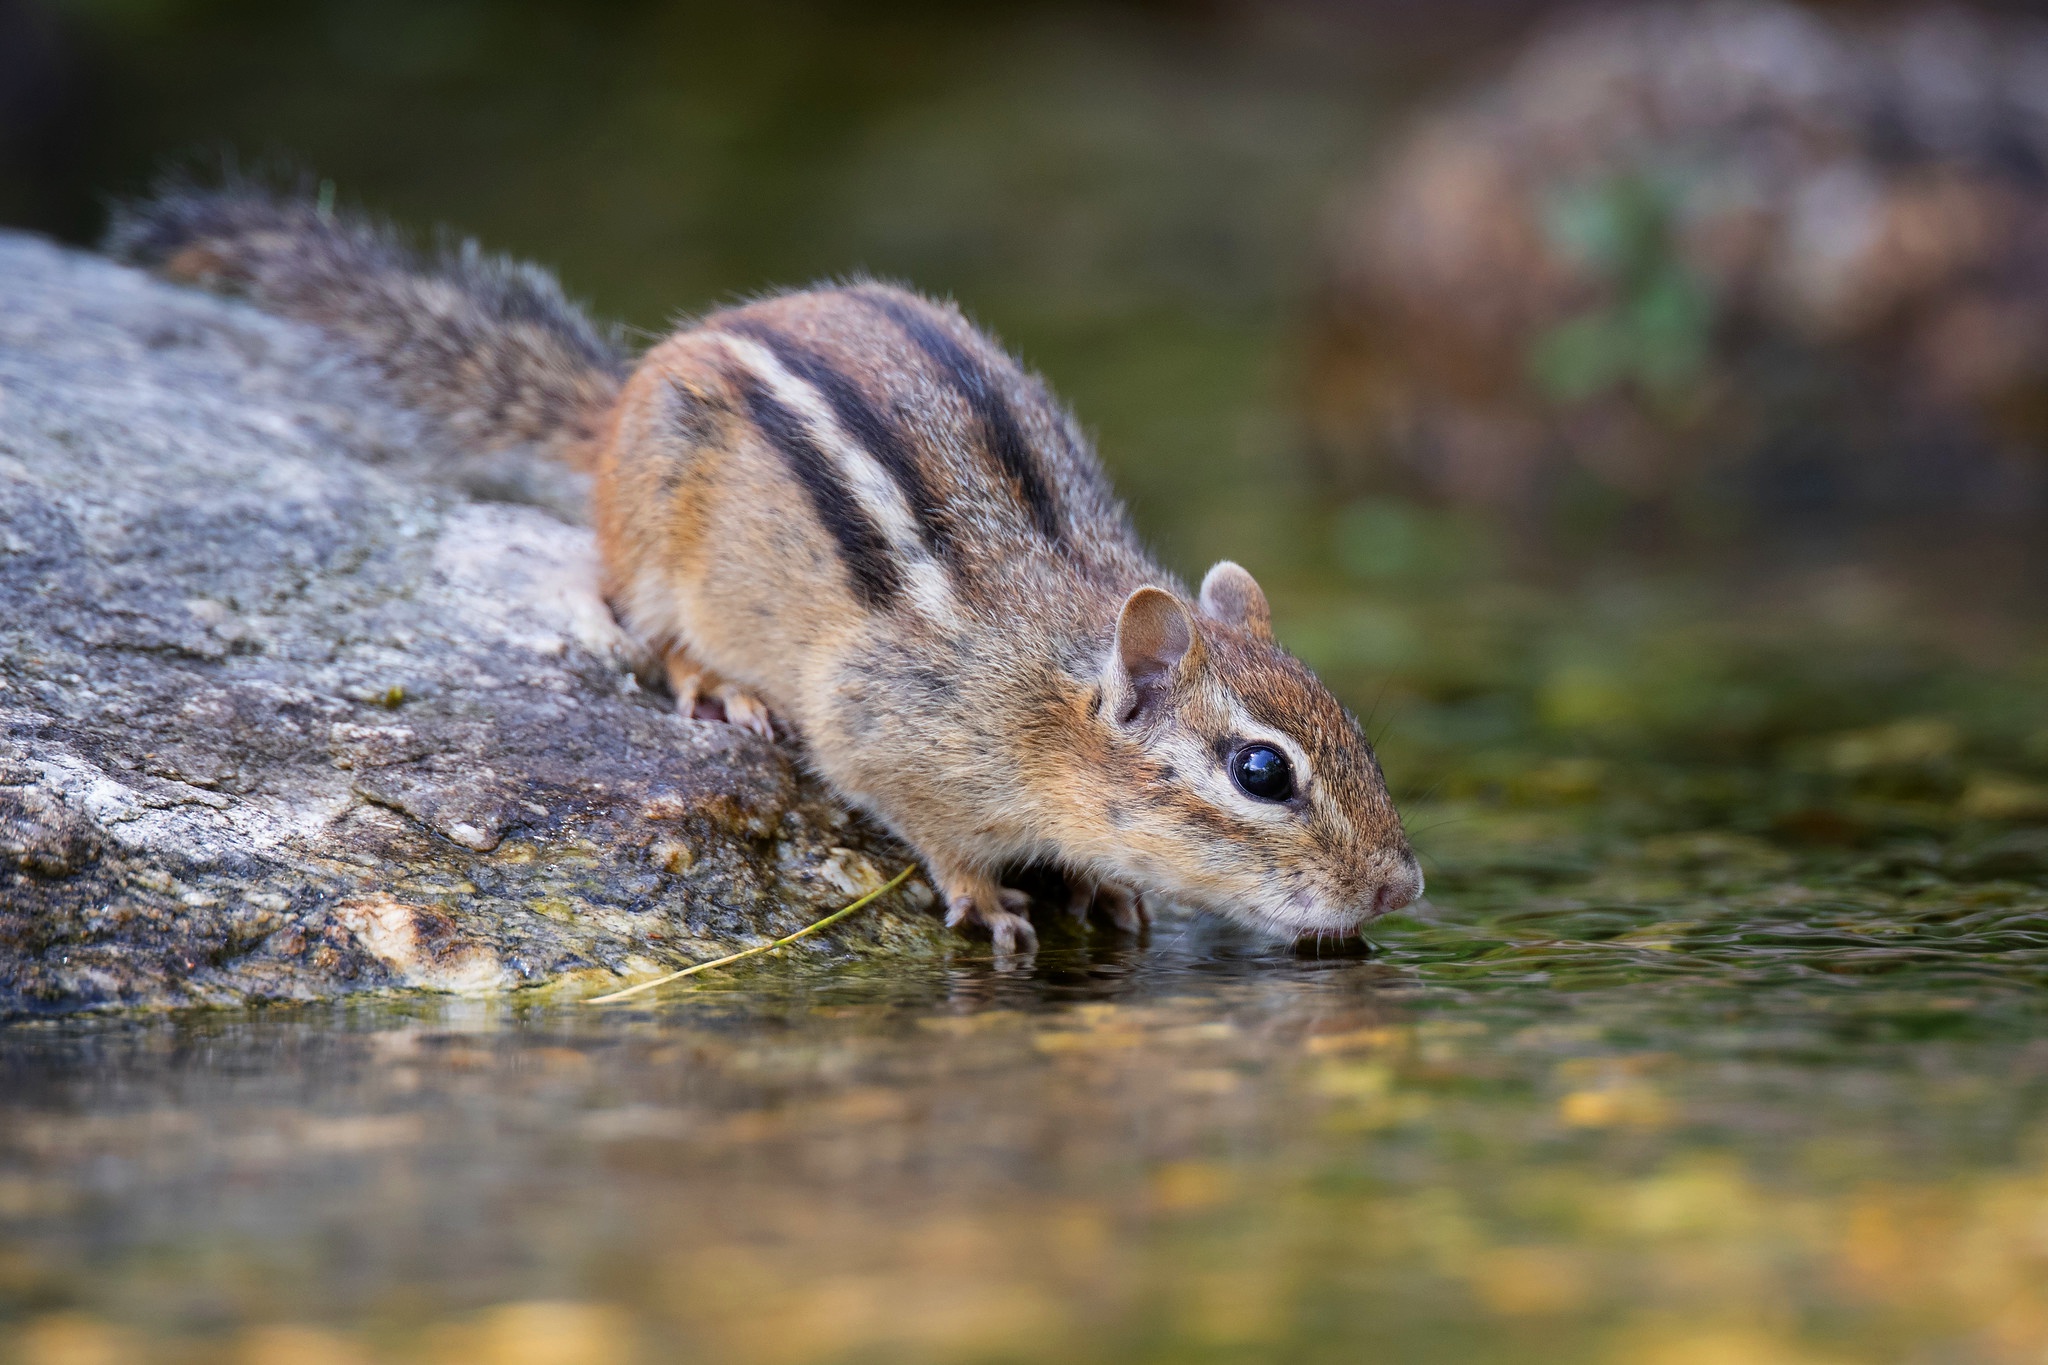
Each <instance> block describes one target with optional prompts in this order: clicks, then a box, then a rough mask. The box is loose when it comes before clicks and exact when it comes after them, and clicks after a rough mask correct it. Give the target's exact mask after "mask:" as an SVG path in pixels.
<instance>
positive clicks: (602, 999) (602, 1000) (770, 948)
mask: <svg viewBox="0 0 2048 1365" xmlns="http://www.w3.org/2000/svg"><path fill="white" fill-rule="evenodd" d="M916 870H917V864H916V863H912V864H911V865H910V866H908V867H906V868H904V869H903V870H902V871H901V872H898V873H897V874H896V875H895V876H894V877H891V878H890V879H889V880H888V881H887V882H884V883H883V884H882V885H880V886H878V887H876V888H875V889H874V890H872V891H870V892H868V893H867V894H866V895H865V896H862V897H861V898H860V899H859V900H857V901H855V902H854V903H853V904H851V905H848V906H843V907H841V908H840V909H837V910H834V911H833V912H832V913H831V914H829V915H827V916H825V918H823V919H821V920H819V921H818V922H817V923H815V924H807V925H805V926H804V927H803V928H801V929H799V930H797V931H796V932H795V933H793V934H790V935H789V936H788V937H786V938H778V939H776V940H775V941H774V942H773V943H764V944H762V945H761V946H760V947H758V948H748V949H746V950H745V951H743V952H737V953H733V954H730V955H729V956H726V957H721V958H715V959H713V960H712V961H710V962H699V963H698V964H697V965H696V966H694V967H685V968H683V969H682V970H681V971H679V972H670V973H669V974H668V975H667V976H657V977H655V978H654V980H652V981H642V982H641V983H640V984H639V985H637V986H628V987H626V988H625V989H624V990H622V991H613V992H612V993H611V994H609V995H600V996H597V997H595V998H594V999H590V1000H586V1001H584V1002H583V1003H584V1004H586V1005H609V1004H611V1003H612V1002H613V1001H614V1000H625V999H627V998H629V997H631V996H635V995H639V994H640V993H641V992H642V991H651V990H653V989H654V988H655V987H657V986H666V985H667V984H668V983H669V982H671V981H680V980H682V979H683V978H684V977H686V976H695V975H696V974H697V973H699V972H708V971H710V970H711V969H712V968H713V967H724V966H727V965H729V964H731V963H734V962H738V961H739V960H740V959H742V958H748V957H758V956H759V955H760V954H762V953H772V952H774V951H775V950H776V949H777V948H782V947H787V946H788V945H789V944H792V943H794V942H796V941H797V940H798V939H800V938H803V937H805V936H806V935H809V934H815V933H817V932H818V931H819V930H820V929H823V928H825V927H826V926H827V925H831V924H837V923H838V922H839V921H840V920H843V919H845V918H846V917H847V916H848V915H850V914H852V913H853V912H854V911H856V910H859V909H862V908H863V907H865V906H868V905H871V904H873V903H874V902H875V901H877V900H880V899H881V898H882V897H883V896H886V895H888V894H889V893H890V892H891V891H894V890H895V889H896V888H897V887H899V886H901V885H903V883H904V882H906V881H908V880H910V874H911V873H912V872H915V871H916Z"/></svg>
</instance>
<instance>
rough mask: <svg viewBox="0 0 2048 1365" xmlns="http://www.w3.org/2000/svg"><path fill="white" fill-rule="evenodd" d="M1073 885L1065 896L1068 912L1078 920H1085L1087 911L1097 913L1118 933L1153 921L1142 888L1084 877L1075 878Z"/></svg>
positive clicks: (1139, 929)
mask: <svg viewBox="0 0 2048 1365" xmlns="http://www.w3.org/2000/svg"><path fill="white" fill-rule="evenodd" d="M1072 887H1073V890H1072V892H1071V893H1070V894H1069V896H1068V898H1067V913H1068V914H1070V915H1072V916H1073V917H1074V918H1075V919H1077V920H1084V921H1085V920H1086V919H1087V918H1088V916H1089V915H1090V914H1095V915H1099V916H1101V917H1102V918H1103V919H1106V920H1108V921H1109V923H1110V927H1111V928H1113V929H1115V930H1116V931H1117V932H1118V933H1120V934H1137V933H1141V932H1143V931H1144V929H1145V926H1147V925H1148V924H1150V923H1151V922H1152V912H1151V911H1150V910H1147V909H1146V908H1145V893H1144V892H1142V891H1133V890H1132V889H1131V888H1129V887H1127V886H1118V885H1116V884H1115V883H1113V882H1098V881H1091V880H1088V879H1087V878H1074V879H1073V880H1072Z"/></svg>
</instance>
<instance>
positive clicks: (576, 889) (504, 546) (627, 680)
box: [0, 234, 946, 1017]
mask: <svg viewBox="0 0 2048 1365" xmlns="http://www.w3.org/2000/svg"><path fill="white" fill-rule="evenodd" d="M576 491H577V490H576V489H575V488H574V487H573V485H572V484H570V483H568V482H566V481H565V479H564V477H563V476H562V475H561V474H560V473H559V472H557V471H553V470H550V469H548V468H546V467H545V466H542V465H539V464H536V463H530V462H526V461H523V460H521V459H520V458H519V457H518V456H517V455H516V454H515V455H511V456H500V457H497V458H496V459H494V460H492V461H490V462H488V463H487V464H479V463H478V462H476V461H473V460H468V459H465V458H463V457H462V456H461V453H460V452H454V451H449V450H446V449H437V448H436V447H435V446H434V443H433V441H432V438H431V436H430V435H429V433H426V432H425V431H423V430H421V429H420V428H419V427H418V425H417V424H416V423H414V422H413V421H412V420H411V419H410V418H409V417H408V416H407V415H406V414H405V413H403V412H401V411H398V410H397V409H395V408H394V407H393V406H392V405H391V404H390V402H389V401H388V399H387V398H386V397H384V396H383V395H382V394H380V392H379V391H378V388H377V385H376V382H375V381H374V379H372V378H370V377H368V376H365V375H363V374H362V373H360V372H358V371H355V370H353V369H351V367H350V366H349V365H348V364H347V363H346V362H345V361H343V360H342V359H341V358H339V357H337V356H336V355H334V354H333V353H332V352H331V351H329V350H328V349H326V348H325V347H324V346H323V343H322V340H321V338H320V337H319V336H318V335H317V334H316V333H313V332H311V331H308V330H306V329H304V328H301V327H298V326H295V325H292V324H289V323H285V322H281V321H278V320H277V319H274V318H270V317H266V316H264V315H262V314H260V313H257V312H255V311H254V310H252V309H250V308H248V307H246V306H244V305H241V304H238V303H235V302H232V301H226V300H221V299H216V298H212V297H209V296H206V295H202V294H198V293H194V292H190V291H187V290H183V289H179V288H175V287H172V286H169V285H165V284H161V283H159V282H156V281H154V280H151V279H149V278H147V277H145V276H143V275H140V274H137V273H135V272H133V271H131V270H128V269H125V268H123V267H120V266H116V265H113V264H111V263H109V262H107V261H104V260H102V259H99V258H97V257H93V256H90V255H86V254H82V253H76V252H70V251H66V250H63V249H60V248H58V247H55V246H52V245H49V244H47V243H45V242H42V241H39V240H36V239H33V238H28V237H23V236H19V235H8V234H0V1017H5V1016H21V1015H25V1014H38V1013H57V1012H67V1011H76V1010H85V1009H102V1008H122V1007H157V1008H160V1007H172V1006H180V1005H196V1004H218V1005H235V1004H246V1003H250V1002H256V1001H265V1000H285V999H314V998H322V997H333V996H339V995H344V994H349V993H353V992H362V991H373V990H388V989H402V988H422V989H438V990H461V991H499V990H513V989H520V988H532V987H543V986H555V987H558V988H563V989H574V988H576V987H578V986H580V985H581V984H582V983H584V982H589V983H591V984H595V983H597V982H604V983H611V982H613V981H615V980H616V979H617V975H616V974H620V973H623V974H627V975H634V974H638V973H641V972H650V971H653V970H655V969H657V968H667V967H672V966H675V965H679V964H681V963H683V962H686V961H691V960H695V959H697V958H700V957H702V956H705V955H711V954H717V953H722V952H726V951H730V950H732V949H733V948H735V947H737V946H743V945H747V944H751V943H755V942H758V941H760V939H761V936H763V935H766V934H771V933H775V934H780V933H787V932H790V931H792V930H794V929H796V928H799V927H801V926H802V925H803V924H806V923H808V922H810V921H811V920H813V919H815V918H817V917H819V916H821V915H823V914H824V913H826V912H828V911H830V910H831V909H833V908H835V907H836V906H838V905H841V904H844V903H845V902H846V901H847V900H848V899H850V898H851V897H852V896H855V895H858V894H860V893H861V892H862V891H864V890H867V889H869V888H870V887H872V886H875V885H878V884H879V883H880V882H881V881H882V880H883V879H884V878H886V877H887V876H888V875H890V874H891V873H893V872H894V871H895V870H896V868H898V867H900V866H901V865H902V863H903V862H904V861H905V860H906V859H907V857H908V855H907V854H906V853H905V851H904V850H903V849H902V848H900V847H899V846H897V845H896V844H895V843H894V842H893V841H891V840H889V839H888V838H887V837H886V836H884V835H882V834H879V833H878V832H876V831H875V830H873V829H872V828H870V827H868V826H866V825H865V824H863V823H862V822H861V821H859V820H857V819H855V818H851V817H849V816H848V815H847V814H846V813H845V812H844V811H842V810H841V809H840V808H839V807H838V806H837V805H836V804H835V803H834V802H833V801H832V800H831V798H830V796H829V794H828V793H827V792H825V791H824V790H823V789H822V788H821V787H820V786H819V785H818V784H817V783H816V782H815V781H814V780H813V779H811V778H810V777H808V776H807V775H806V774H805V772H804V771H803V767H802V763H801V758H800V755H799V754H798V753H796V752H795V750H794V749H793V748H792V747H791V746H788V745H777V744H771V743H769V742H768V741H766V740H763V739H760V738H758V737H755V736H753V735H750V734H747V733H744V732H742V731H739V730H737V729H735V728H732V727H728V726H724V725H720V724H715V723H711V722H705V721H694V720H685V719H682V718H680V717H678V716H676V715H675V714H673V712H672V710H671V708H670V706H669V705H668V703H667V699H666V697H665V696H663V695H661V694H659V693H652V692H649V691H646V690H644V689H642V688H641V687H640V685H639V684H638V682H637V681H636V679H635V676H634V671H633V669H634V665H635V663H636V660H635V659H634V657H633V652H632V650H631V648H630V646H629V645H628V644H627V642H626V641H625V640H623V639H622V638H620V636H619V635H618V633H617V630H616V627H615V626H614V625H613V623H612V621H611V618H610V616H609V614H608V613H607V612H606V611H605V610H604V607H603V605H602V603H601V602H599V601H598V600H597V598H596V596H595V590H594V572H593V551H592V546H591V541H590V537H589V534H588V532H587V531H586V530H584V529H583V528H582V527H581V526H579V525H577V524H575V513H574V511H573V509H574V508H575V506H576ZM479 494H482V495H483V496H479ZM494 498H495V499H498V500H492V499H494ZM505 499H510V500H505ZM890 901H891V903H890V904H885V905H882V906H877V907H876V908H874V909H872V910H870V911H866V912H864V913H863V914H862V916H861V917H859V919H857V920H856V921H854V922H852V923H850V924H849V925H848V926H847V927H846V928H845V929H844V930H842V931H838V932H836V933H834V934H833V935H831V936H829V937H826V938H823V939H821V940H818V941H807V942H806V944H805V945H802V946H801V947H799V948H797V949H793V950H791V951H795V952H802V953H812V954H819V955H827V956H830V955H842V954H848V953H857V952H862V951H885V952H890V953H930V952H935V951H938V950H939V948H940V946H941V945H942V944H943V943H944V942H945V941H946V939H945V936H944V935H943V931H941V930H940V929H939V928H938V926H937V922H936V921H935V920H934V919H933V918H932V917H931V916H930V915H929V914H928V913H926V907H928V906H929V903H930V895H929V891H928V890H926V889H925V888H924V885H923V883H922V882H921V881H913V883H912V884H911V887H910V888H909V889H908V890H907V891H906V892H905V893H902V894H899V895H897V896H895V897H892V898H890Z"/></svg>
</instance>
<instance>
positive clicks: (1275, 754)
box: [1230, 744, 1294, 801]
mask: <svg viewBox="0 0 2048 1365" xmlns="http://www.w3.org/2000/svg"><path fill="white" fill-rule="evenodd" d="M1230 776H1231V777H1232V778H1233V779H1234V780H1235V781H1236V782H1237V785H1238V786H1239V787H1240V788H1241V789H1242V790H1243V791H1244V794H1245V795H1247V796H1256V797H1258V798H1259V800H1261V801H1285V800H1286V799H1287V798H1288V797H1290V796H1292V795H1294V769H1293V768H1291V767H1289V766H1288V763H1287V755H1286V754H1283V753H1281V752H1280V751H1279V750H1278V749H1276V748H1274V747H1273V746H1272V745H1270V744H1248V745H1246V746H1245V747H1244V748H1242V749H1239V750H1238V751H1237V752H1236V753H1235V754H1233V755H1231V759H1230Z"/></svg>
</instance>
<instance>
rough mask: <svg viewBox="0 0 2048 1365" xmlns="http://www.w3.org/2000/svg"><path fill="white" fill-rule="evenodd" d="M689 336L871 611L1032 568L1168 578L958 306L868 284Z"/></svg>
mask: <svg viewBox="0 0 2048 1365" xmlns="http://www.w3.org/2000/svg"><path fill="white" fill-rule="evenodd" d="M690 330H691V334H693V335H695V336H697V337H700V338H702V339H704V340H705V341H706V342H709V343H710V344H711V346H712V348H713V350H714V353H715V355H714V358H713V359H712V360H711V361H710V364H711V365H712V367H713V368H714V369H715V371H716V372H717V373H718V374H720V375H721V376H722V377H723V379H724V381H725V383H726V385H727V386H728V388H729V390H730V392H731V394H732V395H734V396H735V397H736V398H737V405H738V407H739V408H740V410H741V411H742V412H743V413H744V414H745V416H746V417H747V418H748V419H749V421H750V422H751V424H752V426H753V427H754V429H755V431H756V432H758V433H759V434H760V436H761V437H762V438H763V439H764V440H766V441H767V443H768V444H769V445H770V446H772V447H773V449H774V450H775V452H776V453H777V455H778V456H779V457H780V459H781V460H782V461H783V462H784V464H785V465H786V467H787V469H788V472H789V475H790V477H791V478H793V479H794V480H795V481H796V482H797V483H798V484H799V485H800V486H801V487H802V489H803V491H804V494H805V496H806V499H807V502H808V504H809V506H810V508H811V510H812V512H813V514H814V515H815V517H816V518H817V520H818V522H819V524H820V525H821V526H823V527H824V528H826V529H827V530H828V531H829V532H830V533H831V535H832V538H833V540H834V542H835V543H836V545H837V546H838V550H839V555H840V558H841V560H842V562H843V563H844V565H845V569H846V572H847V575H848V578H849V581H850V583H851V584H852V586H853V589H854V591H855V594H856V596H857V597H859V599H860V600H861V602H862V604H863V605H865V606H867V607H869V608H872V609H890V608H894V607H896V606H899V605H901V604H902V603H903V602H904V601H906V600H908V601H911V602H913V603H914V602H917V601H919V600H923V601H925V602H926V603H929V602H931V601H932V600H933V598H934V593H935V592H936V591H938V590H939V589H940V588H941V587H943V589H944V590H945V591H946V592H947V593H948V594H951V595H958V596H961V597H964V598H966V599H968V600H983V599H986V598H987V597H989V596H990V595H991V589H993V588H995V587H997V586H998V585H999V584H1000V583H1001V582H1002V581H1003V576H1004V575H1011V574H1016V573H1018V572H1020V571H1022V572H1028V571H1029V569H1030V567H1031V566H1034V565H1038V566H1049V565H1052V564H1058V565H1062V566H1064V567H1065V569H1066V570H1067V571H1069V572H1072V573H1076V574H1080V575H1084V576H1087V577H1090V578H1098V579H1100V580H1101V581H1102V582H1103V583H1104V584H1105V586H1115V585H1122V584H1124V583H1126V582H1128V581H1129V580H1130V579H1131V578H1132V576H1133V575H1134V574H1135V575H1138V576H1139V577H1142V576H1144V575H1145V574H1148V573H1156V572H1157V571H1156V570H1155V569H1153V568H1152V567H1151V566H1150V564H1149V562H1148V561H1146V560H1145V558H1144V556H1143V555H1142V553H1141V552H1140V551H1139V550H1138V548H1137V544H1136V541H1135V538H1134V537H1133V535H1132V533H1131V531H1130V528H1129V525H1128V523H1127V521H1126V519H1125V517H1124V514H1123V510H1122V508H1121V507H1120V506H1119V505H1118V503H1117V501H1116V498H1115V496H1114V495H1113V494H1112V493H1111V491H1110V489H1109V485H1108V481H1107V480H1106V479H1105V478H1104V477H1103V474H1102V470H1101V468H1100V466H1099V465H1098V464H1097V463H1096V460H1095V457H1094V454H1093V453H1092V451H1091V450H1090V449H1089V447H1088V442H1087V439H1086V437H1085V436H1083V434H1082V433H1081V431H1080V430H1079V428H1078V426H1077V425H1076V424H1075V422H1074V420H1073V418H1072V417H1071V416H1070V415H1069V414H1068V413H1067V412H1066V411H1065V410H1064V409H1063V408H1062V407H1061V406H1060V405H1059V404H1058V402H1056V401H1055V400H1054V399H1053V397H1052V396H1051V394H1050V393H1049V392H1048V391H1047V389H1046V386H1045V384H1044V382H1043V381H1041V380H1040V379H1038V378H1037V377H1036V376H1035V375H1031V374H1028V373H1026V372H1025V371H1024V370H1023V369H1022V368H1021V367H1020V366H1018V364H1017V363H1016V361H1015V360H1013V359H1012V358H1011V357H1010V356H1009V355H1007V354H1006V353H1005V352H1004V351H1003V350H1002V349H1001V348H1000V347H998V346H996V345H995V344H994V343H993V342H991V341H990V340H989V339H988V338H987V337H986V336H984V335H983V334H981V333H980V332H978V331H977V330H976V329H974V328H973V327H972V326H971V325H970V324H968V322H967V321H966V320H965V319H964V318H962V317H961V315H960V313H959V312H958V310H956V309H954V308H952V307H949V306H947V305H943V304H939V303H934V302H932V301H931V300H928V299H925V298H921V297H919V296H918V295H916V294H912V293H910V292H908V291H905V290H901V289H896V288H891V287H888V286H884V285H878V284H858V285H851V286H847V287H843V288H834V289H813V290H808V291H804V292H802V293H795V294H787V295H782V296H779V297H776V298H771V299H767V300H763V301H761V302H757V303H753V304H749V305H747V306H746V307H743V308H736V309H732V310H729V311H726V312H721V313H715V314H713V315H711V316H710V317H707V318H705V319H704V320H703V321H702V322H700V323H699V324H697V325H696V326H695V327H694V328H692V329H690ZM685 387H686V388H687V387H688V386H687V385H686V386H685ZM692 393H693V394H696V396H693V397H692V398H691V399H689V400H687V401H688V402H694V403H700V404H701V403H706V402H711V403H715V402H717V401H718V398H717V397H716V396H713V395H712V394H709V393H702V394H698V393H697V391H695V390H692ZM678 420H679V421H680V422H683V423H685V424H688V423H691V422H694V421H698V420H700V418H699V417H698V416H697V415H695V414H690V413H683V414H679V417H678ZM994 595H995V596H997V597H1001V596H1004V595H1006V594H1005V593H1002V592H996V593H994Z"/></svg>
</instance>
